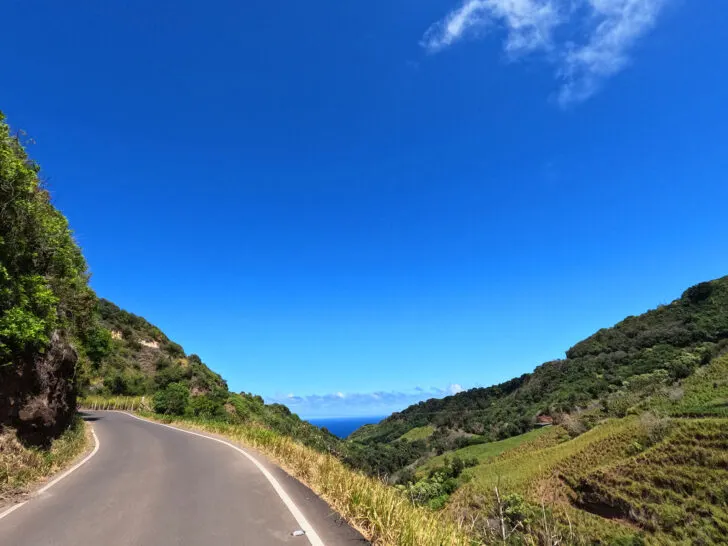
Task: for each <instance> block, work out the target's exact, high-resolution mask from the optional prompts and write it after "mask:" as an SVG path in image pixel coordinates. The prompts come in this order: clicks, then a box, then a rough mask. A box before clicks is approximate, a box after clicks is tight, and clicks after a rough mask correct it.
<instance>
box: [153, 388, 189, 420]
mask: <svg viewBox="0 0 728 546" xmlns="http://www.w3.org/2000/svg"><path fill="white" fill-rule="evenodd" d="M189 401H190V390H189V389H188V388H187V387H186V386H185V385H183V384H182V383H170V384H169V385H167V387H166V388H165V389H163V390H161V391H157V392H156V393H155V395H154V411H156V412H157V413H163V414H165V415H184V413H185V410H186V409H187V405H188V404H189Z"/></svg>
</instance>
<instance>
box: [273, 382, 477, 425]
mask: <svg viewBox="0 0 728 546" xmlns="http://www.w3.org/2000/svg"><path fill="white" fill-rule="evenodd" d="M463 390H464V389H463V387H462V386H461V385H459V384H457V383H451V384H450V385H448V386H447V387H446V388H444V389H442V388H439V387H430V388H428V389H423V388H422V387H415V388H414V389H413V390H411V391H378V392H364V393H360V392H359V393H358V392H353V393H349V392H347V393H344V392H333V393H330V394H312V395H307V396H299V395H296V394H293V393H289V394H279V395H276V396H274V397H271V398H268V399H267V400H266V402H268V403H272V402H278V403H281V404H285V405H286V406H288V407H289V408H290V409H291V410H292V411H294V412H296V413H300V414H302V415H304V416H307V417H309V416H324V417H331V416H346V415H384V414H389V413H392V412H394V411H400V410H402V409H404V408H406V407H407V406H410V405H411V404H416V403H417V402H420V401H422V400H428V399H430V398H442V397H443V396H450V395H453V394H457V393H459V392H462V391H463Z"/></svg>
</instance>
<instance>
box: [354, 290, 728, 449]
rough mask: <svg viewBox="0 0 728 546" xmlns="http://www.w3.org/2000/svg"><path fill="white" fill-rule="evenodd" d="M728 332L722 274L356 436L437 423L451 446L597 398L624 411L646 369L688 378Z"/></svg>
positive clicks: (437, 443) (439, 438)
mask: <svg viewBox="0 0 728 546" xmlns="http://www.w3.org/2000/svg"><path fill="white" fill-rule="evenodd" d="M727 338H728V277H723V278H721V279H718V280H715V281H712V282H705V283H701V284H699V285H697V286H694V287H692V288H690V289H688V290H686V291H685V293H684V294H683V295H682V297H680V299H678V300H675V301H673V302H672V303H671V304H669V305H664V306H660V307H658V308H657V309H654V310H652V311H649V312H647V313H645V314H643V315H640V316H638V317H628V318H626V319H625V320H623V321H622V322H620V323H619V324H617V325H616V326H614V327H612V328H607V329H603V330H600V331H599V332H597V333H595V334H594V335H592V336H591V337H589V338H587V339H585V340H584V341H581V342H580V343H577V344H576V345H575V346H574V347H572V348H571V349H569V350H568V351H567V353H566V359H564V360H556V361H553V362H546V363H545V364H542V365H541V366H539V367H538V368H536V370H535V371H534V372H533V373H529V374H524V375H522V376H520V377H517V378H515V379H512V380H510V381H507V382H505V383H502V384H500V385H495V386H493V387H488V388H480V389H472V390H469V391H466V392H462V393H459V394H456V395H454V396H449V397H447V398H443V399H440V400H437V399H433V400H428V401H426V402H421V403H419V404H416V405H413V406H410V407H409V408H407V409H405V410H404V411H402V412H400V413H395V414H393V415H391V416H390V417H388V418H387V419H385V420H384V421H382V422H381V423H380V424H378V425H369V426H366V427H363V428H362V429H360V430H358V431H356V432H355V433H354V434H353V435H352V436H351V438H352V439H353V440H356V441H357V442H361V443H365V444H376V443H388V442H392V441H394V440H396V439H397V438H400V437H401V436H402V435H404V434H406V433H407V432H408V431H411V430H412V429H414V428H418V427H423V426H432V427H434V428H435V431H434V433H433V434H432V436H430V443H431V444H432V445H433V447H435V448H437V449H450V448H452V447H454V446H455V444H456V442H457V441H460V442H461V443H462V442H467V441H468V438H469V437H471V436H477V437H478V439H479V440H488V441H492V440H500V439H504V438H508V437H510V436H514V435H517V434H522V433H524V432H527V431H528V430H531V429H532V428H534V427H536V426H538V425H539V421H541V422H546V423H549V422H551V421H552V420H554V421H556V422H559V420H560V419H561V417H562V415H564V414H565V413H569V412H573V410H575V409H577V408H586V407H590V406H591V405H593V404H594V402H595V401H596V400H599V401H601V403H602V404H603V405H604V409H605V411H608V412H610V413H617V414H618V413H620V412H621V411H622V410H621V409H620V405H622V406H624V405H627V404H629V400H631V399H632V398H631V395H629V393H630V392H632V391H634V390H635V389H637V385H638V384H639V383H640V382H645V379H644V377H643V376H644V374H654V373H658V376H659V378H660V379H659V380H660V382H665V383H667V382H673V381H677V380H680V379H682V378H685V377H688V376H689V375H691V374H692V373H693V372H694V371H695V370H696V369H697V368H698V367H699V366H701V365H703V364H706V363H707V362H709V361H710V359H711V358H712V357H713V356H714V355H716V354H717V353H718V352H719V351H720V350H721V349H722V348H723V347H724V346H725V344H726V339H727ZM647 382H648V383H649V382H650V381H649V380H647ZM635 396H637V395H636V394H635ZM458 439H459V440H458ZM471 441H472V440H471Z"/></svg>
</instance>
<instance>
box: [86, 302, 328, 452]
mask: <svg viewBox="0 0 728 546" xmlns="http://www.w3.org/2000/svg"><path fill="white" fill-rule="evenodd" d="M96 316H97V322H98V324H99V325H100V326H101V327H100V328H99V329H98V330H97V331H96V332H95V336H94V343H93V349H94V350H93V351H91V352H92V354H93V358H92V359H91V361H92V365H91V366H90V368H89V370H88V372H87V374H86V381H85V388H84V393H85V395H86V396H87V397H94V396H101V397H108V396H117V395H121V396H137V397H140V396H143V397H144V398H145V400H146V402H147V404H148V405H149V407H150V408H151V409H154V410H155V411H156V412H157V413H162V414H168V415H178V416H187V417H191V418H199V419H206V420H217V421H224V422H228V423H239V424H243V423H244V424H248V425H254V426H260V427H263V428H268V429H271V430H274V431H276V432H279V433H281V434H285V435H287V436H291V437H292V438H294V439H297V440H300V441H302V442H303V443H305V444H306V445H309V446H311V447H314V448H316V449H319V450H331V451H334V450H336V449H337V448H338V447H339V445H340V442H339V440H338V438H336V437H335V436H333V435H331V434H329V433H328V432H325V431H323V430H321V429H319V428H318V427H315V426H313V425H311V424H310V423H308V422H306V421H303V420H301V419H300V418H299V417H298V416H297V415H295V414H292V413H291V412H290V411H289V410H288V408H286V407H285V406H283V405H280V404H265V403H264V401H263V399H262V398H261V397H260V396H256V395H253V394H248V393H233V392H230V391H229V390H228V386H227V383H226V382H225V380H224V379H223V378H222V377H221V376H220V375H219V374H217V373H215V372H213V371H212V370H211V369H210V368H208V367H207V365H206V364H204V363H203V362H202V360H201V359H200V357H199V356H197V355H195V354H190V355H187V354H185V351H184V349H183V348H182V346H181V345H179V344H178V343H175V342H174V341H172V340H170V339H169V338H168V337H167V336H166V335H165V334H164V332H162V330H161V329H159V328H158V327H157V326H155V325H153V324H151V323H149V322H148V321H147V320H146V319H144V318H142V317H140V316H137V315H134V314H132V313H129V312H128V311H124V310H122V309H120V308H119V307H117V306H116V305H115V304H113V303H111V302H110V301H108V300H104V299H101V300H99V302H98V305H97V314H96Z"/></svg>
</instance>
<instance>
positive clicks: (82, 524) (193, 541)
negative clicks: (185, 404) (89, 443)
mask: <svg viewBox="0 0 728 546" xmlns="http://www.w3.org/2000/svg"><path fill="white" fill-rule="evenodd" d="M87 419H88V420H89V421H92V425H93V427H94V431H95V433H96V435H97V437H98V440H99V450H98V452H97V453H96V454H95V455H94V456H93V457H91V458H90V459H89V460H88V462H86V463H85V464H83V465H82V466H81V467H79V468H78V469H77V470H75V471H74V472H73V473H72V474H70V475H69V476H68V477H66V478H64V479H63V480H61V481H60V482H58V483H57V484H55V485H54V486H53V487H51V488H50V489H49V490H47V491H46V492H44V493H42V494H39V495H37V496H35V497H33V498H32V499H31V500H30V502H28V503H27V504H25V505H24V506H22V507H20V508H19V509H17V510H15V511H14V512H12V513H10V514H8V515H7V516H6V517H4V518H2V519H0V545H2V546H50V545H53V546H85V545H89V546H97V545H99V546H100V545H104V546H132V545H133V546H147V545H148V546H172V545H174V546H187V545H189V546H198V545H204V546H218V545H220V546H225V545H235V546H277V545H296V546H309V545H310V544H312V543H315V542H316V541H315V540H312V539H310V538H309V535H304V536H294V535H293V533H294V532H295V531H297V530H299V529H300V528H301V525H300V518H299V520H298V521H297V519H296V518H295V517H294V515H293V513H292V512H291V509H289V507H287V506H286V504H284V501H283V500H282V499H281V496H279V493H277V492H276V490H275V489H274V487H273V485H272V484H271V483H270V481H269V480H268V479H267V478H266V477H265V476H264V475H263V473H262V472H261V470H260V469H258V468H257V467H256V466H255V464H254V463H253V462H251V461H250V460H249V459H247V458H246V457H245V456H244V455H242V454H240V453H239V452H237V451H235V450H234V449H232V448H231V447H229V446H226V445H224V444H221V443H218V442H215V441H212V440H209V439H205V438H201V437H199V436H194V435H191V434H187V433H184V432H181V431H178V430H174V429H171V428H167V427H164V426H160V425H158V424H155V423H150V422H147V421H142V420H139V419H136V418H134V417H131V416H128V415H125V414H122V413H117V412H91V413H89V414H88V417H87ZM258 460H261V459H260V457H258ZM261 462H263V464H264V466H265V467H266V468H267V469H268V470H269V472H270V473H271V474H272V476H273V477H274V478H275V480H276V481H277V482H278V483H279V484H280V485H281V487H282V488H283V490H284V491H285V492H286V494H287V495H288V496H289V498H290V499H291V501H293V504H294V505H295V507H296V508H297V509H298V510H299V511H300V514H299V515H301V514H302V515H303V517H304V519H305V520H306V521H307V522H308V523H309V524H310V526H311V527H312V528H313V529H314V531H315V534H317V535H318V536H319V538H320V542H319V544H326V545H327V546H336V545H338V544H346V545H356V546H360V545H362V544H366V542H365V541H364V540H363V539H362V538H361V536H360V535H358V533H356V532H355V531H354V530H352V529H351V528H350V527H348V526H347V525H346V524H344V523H342V522H341V521H340V519H339V518H338V517H337V516H336V514H334V513H332V512H331V510H330V509H329V508H328V507H327V505H326V504H325V503H324V502H323V501H321V500H320V499H318V498H316V497H315V496H314V495H313V494H312V493H311V491H310V490H308V489H307V488H305V487H304V486H302V485H301V484H300V483H298V482H297V481H295V480H293V479H292V478H290V477H289V476H287V475H286V474H285V473H283V472H282V471H281V470H280V469H277V468H275V467H273V466H272V465H270V463H267V462H265V461H262V460H261ZM294 510H295V508H294ZM314 546H317V545H316V544H314Z"/></svg>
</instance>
